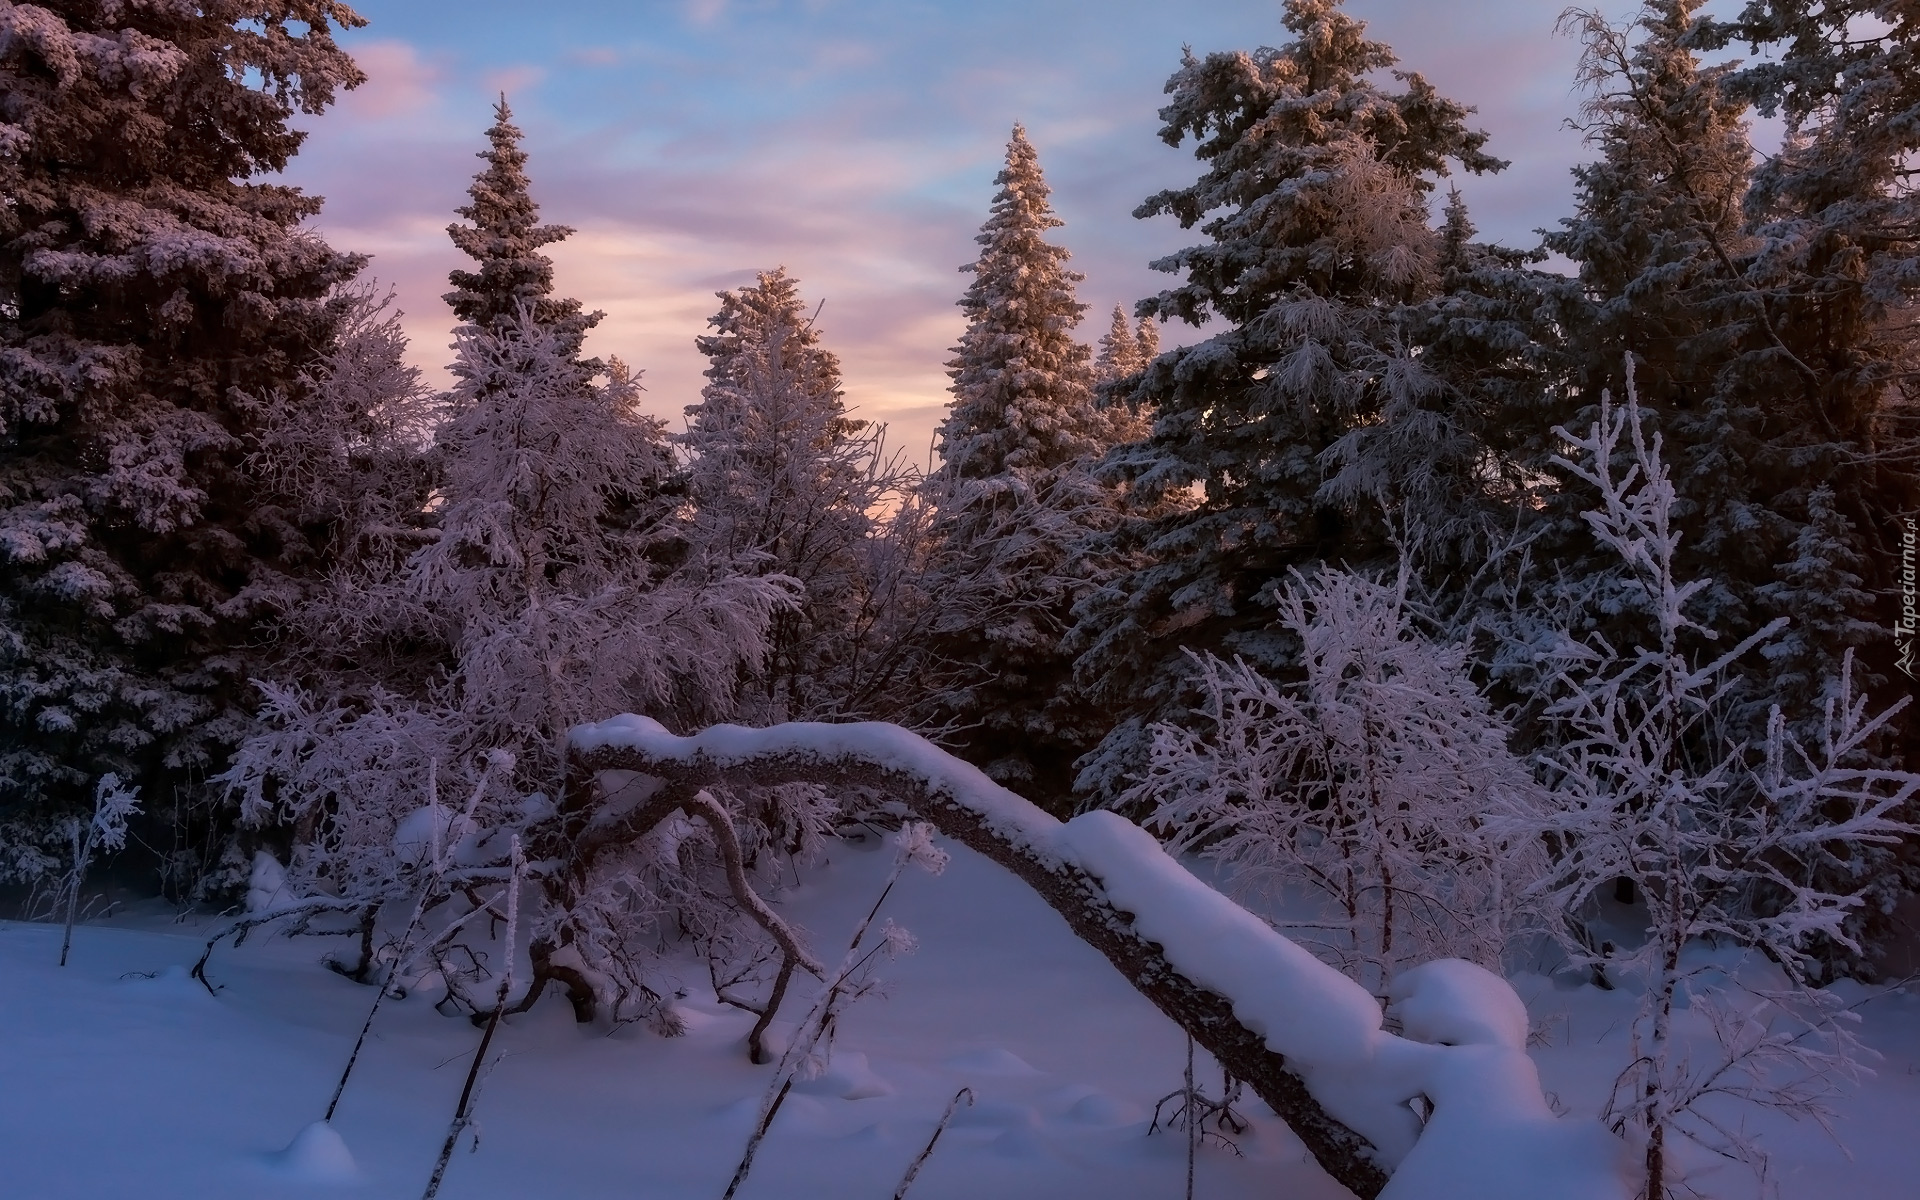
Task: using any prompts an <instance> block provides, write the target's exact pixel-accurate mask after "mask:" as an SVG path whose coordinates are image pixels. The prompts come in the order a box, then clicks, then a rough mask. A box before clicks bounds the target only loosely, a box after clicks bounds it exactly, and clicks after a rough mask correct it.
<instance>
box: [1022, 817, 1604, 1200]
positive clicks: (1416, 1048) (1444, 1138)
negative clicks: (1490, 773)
mask: <svg viewBox="0 0 1920 1200" xmlns="http://www.w3.org/2000/svg"><path fill="white" fill-rule="evenodd" d="M1056 844H1057V845H1058V846H1059V848H1060V850H1061V853H1062V855H1063V856H1064V857H1067V858H1069V859H1071V860H1072V861H1073V862H1074V863H1075V865H1077V866H1079V867H1080V868H1081V869H1082V870H1084V871H1086V872H1087V873H1088V874H1089V875H1091V876H1093V877H1094V878H1095V879H1098V880H1099V881H1100V884H1101V886H1102V888H1103V889H1104V890H1105V891H1106V893H1107V895H1108V896H1109V897H1110V898H1111V899H1112V901H1113V904H1114V907H1116V908H1118V909H1120V910H1122V911H1124V912H1128V913H1131V914H1132V915H1133V923H1134V927H1135V928H1136V929H1138V930H1139V931H1140V933H1141V934H1142V935H1143V936H1145V937H1147V938H1149V939H1150V940H1152V941H1154V942H1156V943H1158V944H1159V945H1160V946H1161V948H1162V950H1163V952H1164V953H1165V954H1166V956H1167V961H1168V962H1170V963H1172V964H1173V966H1174V968H1175V969H1176V970H1178V971H1179V972H1180V973H1181V974H1182V975H1184V976H1186V977H1187V978H1188V979H1190V980H1192V981H1193V982H1195V983H1197V984H1199V985H1200V986H1202V987H1204V988H1207V989H1209V990H1211V991H1215V992H1218V993H1220V994H1221V995H1223V996H1226V997H1227V998H1228V999H1229V1000H1230V1001H1232V1003H1233V1013H1234V1016H1235V1017H1237V1018H1239V1020H1240V1021H1241V1022H1242V1023H1243V1024H1245V1025H1246V1026H1247V1028H1249V1029H1251V1030H1253V1031H1254V1032H1255V1033H1257V1034H1259V1035H1260V1036H1261V1037H1262V1038H1264V1039H1265V1041H1266V1043H1267V1045H1268V1046H1270V1047H1271V1048H1272V1049H1273V1050H1274V1051H1275V1052H1276V1053H1279V1054H1281V1055H1283V1056H1285V1057H1286V1058H1287V1060H1288V1061H1289V1062H1291V1063H1292V1064H1293V1066H1294V1069H1295V1070H1297V1071H1299V1073H1300V1075H1301V1076H1302V1078H1303V1079H1304V1080H1305V1081H1306V1084H1307V1089H1308V1090H1309V1091H1310V1092H1312V1093H1313V1095H1314V1098H1315V1099H1317V1100H1319V1101H1320V1103H1321V1104H1323V1105H1325V1106H1326V1109H1327V1111H1328V1112H1329V1113H1331V1114H1332V1115H1333V1116H1334V1117H1335V1118H1336V1119H1338V1120H1340V1121H1341V1122H1343V1123H1345V1124H1346V1125H1348V1126H1350V1127H1352V1128H1353V1129H1354V1130H1355V1131H1357V1132H1358V1133H1360V1134H1361V1135H1363V1136H1364V1137H1366V1138H1367V1140H1368V1141H1370V1142H1372V1143H1373V1144H1374V1146H1375V1147H1376V1148H1377V1149H1378V1150H1379V1152H1380V1156H1381V1158H1383V1159H1385V1160H1387V1161H1390V1162H1395V1163H1397V1164H1398V1166H1397V1167H1396V1168H1395V1170H1394V1172H1393V1176H1392V1179H1391V1180H1390V1181H1389V1182H1388V1184H1387V1186H1386V1189H1385V1190H1384V1191H1382V1192H1381V1193H1380V1196H1381V1200H1416V1198H1418V1200H1437V1198H1439V1197H1454V1196H1474V1197H1477V1198H1481V1200H1494V1198H1500V1200H1508V1198H1511V1200H1548V1198H1551V1200H1574V1198H1576V1197H1577V1198H1580V1200H1587V1198H1589V1197H1590V1198H1591V1200H1605V1198H1619V1197H1623V1196H1626V1195H1628V1194H1630V1190H1629V1188H1628V1187H1627V1184H1626V1182H1625V1180H1626V1171H1627V1170H1628V1168H1629V1166H1630V1164H1629V1163H1628V1162H1627V1161H1626V1160H1625V1158H1624V1157H1623V1154H1624V1152H1625V1146H1624V1144H1623V1143H1622V1142H1621V1141H1620V1140H1619V1139H1618V1138H1616V1137H1614V1136H1613V1135H1612V1134H1610V1133H1608V1132H1607V1131H1606V1129H1605V1128H1603V1127H1602V1126H1601V1125H1599V1124H1598V1123H1596V1122H1590V1121H1563V1120H1561V1119H1560V1118H1558V1117H1556V1116H1555V1115H1554V1114H1553V1111H1552V1109H1550V1108H1549V1107H1548V1105H1547V1101H1546V1097H1545V1094H1544V1093H1543V1092H1542V1090H1541V1087H1540V1077H1539V1074H1538V1072H1537V1071H1536V1070H1535V1068H1534V1064H1533V1060H1532V1059H1531V1058H1530V1057H1528V1055H1527V1052H1526V1043H1527V1009H1526V1005H1525V1003H1523V1002H1522V1001H1521V999H1520V997H1519V996H1518V995H1517V994H1515V992H1514V990H1513V988H1512V986H1510V985H1509V984H1508V983H1507V981H1506V980H1504V979H1502V978H1500V977H1499V976H1498V975H1495V974H1493V973H1492V972H1491V971H1488V970H1486V969H1485V968H1483V967H1479V966H1475V965H1474V964H1473V963H1470V962H1466V961H1464V960H1462V959H1457V958H1449V959H1440V960H1438V961H1436V962H1430V963H1426V964H1423V965H1421V966H1418V967H1415V968H1413V969H1411V970H1408V971H1403V972H1401V973H1400V975H1399V976H1398V977H1396V978H1395V980H1394V983H1393V986H1392V988H1391V989H1390V992H1389V998H1390V999H1391V1000H1392V1001H1393V1004H1394V1009H1395V1012H1396V1014H1397V1015H1398V1016H1399V1017H1400V1019H1401V1022H1402V1027H1403V1028H1404V1029H1405V1031H1406V1033H1407V1035H1408V1036H1405V1037H1396V1036H1394V1035H1393V1034H1390V1033H1387V1032H1385V1031H1384V1030H1382V1029H1381V1013H1380V1006H1379V1005H1378V1004H1377V1003H1376V1002H1375V1001H1374V998H1373V997H1372V996H1371V995H1369V994H1368V992H1367V991H1366V989H1365V988H1362V987H1361V986H1360V985H1359V984H1357V983H1355V982H1353V981H1352V980H1351V979H1348V978H1347V977H1346V976H1345V975H1342V974H1341V973H1340V972H1338V971H1336V970H1334V969H1333V968H1332V967H1329V966H1327V965H1326V964H1325V963H1323V962H1321V961H1320V960H1319V959H1317V958H1315V957H1314V956H1313V955H1312V954H1310V953H1308V952H1307V951H1306V950H1305V949H1303V948H1302V947H1301V946H1299V945H1298V944H1297V943H1295V942H1293V941H1292V940H1290V939H1288V938H1287V937H1285V936H1283V935H1282V934H1280V933H1278V932H1276V931H1275V930H1274V929H1273V928H1272V927H1271V926H1269V925H1268V924H1267V923H1266V922H1265V921H1262V920H1261V919H1260V918H1259V917H1257V916H1254V915H1253V914H1252V913H1250V912H1248V911H1247V910H1246V909H1244V908H1241V907H1240V906H1239V905H1238V904H1235V903H1234V902H1233V901H1232V900H1230V899H1228V898H1227V897H1226V896H1223V895H1222V894H1220V893H1219V892H1218V891H1216V890H1214V889H1213V888H1212V887H1210V886H1208V885H1207V884H1206V883H1205V882H1203V881H1201V880H1199V879H1197V878H1195V877H1194V876H1193V874H1192V873H1190V872H1189V871H1187V869H1186V868H1184V867H1182V866H1181V865H1180V864H1179V862H1177V861H1176V860H1175V859H1173V858H1172V857H1171V856H1169V855H1168V854H1167V853H1166V852H1165V851H1164V850H1163V849H1162V848H1161V846H1160V844H1159V842H1157V841H1156V840H1155V839H1154V837H1153V835H1152V834H1149V833H1148V832H1147V831H1146V830H1144V829H1141V828H1140V827H1139V826H1137V825H1135V824H1133V823H1132V822H1131V821H1128V820H1127V819H1126V818H1125V817H1122V816H1120V815H1119V814H1118V813H1112V812H1090V813H1084V814H1082V815H1080V816H1078V817H1075V818H1074V819H1073V820H1072V821H1070V822H1068V823H1067V824H1066V825H1065V826H1063V827H1061V829H1060V830H1059V833H1058V835H1057V837H1056ZM1415 1039H1418V1040H1415ZM1421 1097H1424V1098H1425V1099H1426V1100H1427V1101H1428V1103H1429V1104H1431V1105H1432V1110H1431V1112H1430V1114H1429V1115H1428V1118H1427V1121H1426V1123H1425V1125H1424V1126H1422V1124H1421V1123H1420V1121H1419V1119H1418V1118H1417V1117H1416V1116H1415V1115H1414V1111H1413V1108H1412V1107H1411V1102H1412V1101H1413V1100H1415V1099H1416V1098H1421Z"/></svg>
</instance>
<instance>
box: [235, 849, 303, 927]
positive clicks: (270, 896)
mask: <svg viewBox="0 0 1920 1200" xmlns="http://www.w3.org/2000/svg"><path fill="white" fill-rule="evenodd" d="M292 899H294V895H293V892H292V891H291V890H289V889H288V887H287V869H286V868H285V867H283V866H281V865H280V860H279V859H277V858H275V857H274V856H273V855H271V854H269V853H267V852H266V851H265V850H255V851H254V852H253V867H252V869H251V870H250V871H249V872H248V874H247V911H248V912H250V913H263V912H266V911H268V910H269V909H271V908H273V906H274V905H276V904H285V903H286V902H287V901H289V900H292Z"/></svg>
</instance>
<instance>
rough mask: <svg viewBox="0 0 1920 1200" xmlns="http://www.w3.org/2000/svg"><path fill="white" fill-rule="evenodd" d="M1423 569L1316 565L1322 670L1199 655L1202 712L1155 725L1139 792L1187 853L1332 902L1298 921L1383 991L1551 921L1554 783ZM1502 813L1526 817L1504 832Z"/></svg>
mask: <svg viewBox="0 0 1920 1200" xmlns="http://www.w3.org/2000/svg"><path fill="white" fill-rule="evenodd" d="M1407 583H1408V579H1407V573H1406V571H1405V570H1403V571H1402V572H1401V574H1400V577H1399V579H1398V580H1397V582H1396V583H1395V584H1391V585H1389V584H1382V583H1378V582H1376V581H1374V580H1371V579H1368V578H1366V577H1364V576H1361V575H1355V574H1352V573H1349V572H1346V571H1340V570H1326V571H1323V572H1321V573H1320V574H1318V575H1315V576H1313V577H1311V578H1308V577H1305V576H1298V575H1296V576H1295V577H1294V578H1293V579H1292V580H1291V581H1290V582H1289V583H1288V585H1287V587H1286V588H1285V590H1284V591H1282V593H1281V594H1280V596H1279V605H1280V620H1281V623H1282V625H1283V626H1284V627H1285V628H1286V629H1287V630H1288V632H1290V633H1292V634H1293V635H1294V636H1296V637H1298V638H1299V639H1300V642H1301V645H1302V648H1303V649H1302V659H1303V662H1302V665H1303V667H1304V669H1305V679H1304V680H1303V681H1302V682H1301V683H1299V684H1297V685H1283V684H1279V683H1276V682H1274V681H1273V680H1271V679H1269V678H1267V677H1266V676H1264V675H1262V674H1261V673H1260V672H1258V671H1256V670H1254V669H1253V668H1252V667H1251V666H1249V665H1248V664H1247V663H1245V662H1244V661H1235V662H1232V663H1226V662H1222V661H1221V660H1220V659H1218V658H1215V657H1213V656H1212V655H1204V656H1198V655H1197V656H1195V657H1194V659H1193V661H1194V663H1195V665H1196V666H1197V667H1198V668H1199V670H1198V677H1199V683H1200V688H1201V692H1202V695H1203V697H1204V698H1203V700H1202V703H1201V707H1200V710H1199V713H1198V715H1199V717H1200V718H1201V719H1200V722H1199V724H1198V727H1197V728H1184V727H1182V726H1180V725H1174V724H1165V723H1163V724H1156V725H1155V726H1153V729H1152V734H1153V747H1152V752H1151V757H1150V759H1149V761H1148V769H1147V772H1146V775H1145V777H1144V778H1143V779H1142V780H1141V781H1140V782H1139V783H1137V784H1136V785H1134V787H1133V788H1131V789H1130V790H1129V791H1128V792H1126V793H1124V794H1123V795H1122V797H1121V800H1122V803H1123V804H1126V805H1128V806H1132V805H1135V804H1139V805H1140V806H1141V807H1142V808H1143V809H1146V810H1150V811H1151V814H1152V815H1151V817H1150V823H1151V824H1152V825H1153V826H1154V827H1156V828H1158V829H1162V830H1165V831H1167V832H1168V833H1169V834H1170V835H1171V837H1170V840H1169V849H1170V850H1172V851H1174V852H1176V853H1177V852H1180V851H1185V850H1193V849H1199V850H1201V851H1202V852H1204V853H1206V854H1208V855H1209V856H1212V857H1217V858H1220V859H1222V860H1224V861H1226V862H1228V863H1230V864H1232V865H1233V866H1234V868H1235V871H1234V878H1235V880H1236V881H1237V883H1238V884H1240V885H1243V886H1245V887H1247V888H1249V889H1252V890H1254V891H1257V892H1259V893H1261V894H1262V895H1264V896H1265V897H1266V898H1268V899H1271V900H1277V901H1280V902H1281V904H1282V906H1283V907H1282V909H1281V911H1283V912H1284V911H1286V910H1287V907H1288V906H1292V905H1298V904H1299V903H1300V902H1301V900H1302V899H1303V898H1304V899H1305V900H1306V901H1307V902H1308V903H1310V904H1312V905H1314V906H1315V911H1313V912H1307V913H1300V914H1299V915H1298V917H1297V919H1295V918H1294V917H1292V916H1288V917H1283V918H1282V920H1281V924H1280V926H1279V928H1281V929H1282V930H1283V931H1285V932H1287V933H1288V935H1289V936H1291V937H1293V938H1295V939H1296V940H1298V941H1300V942H1301V943H1302V944H1303V945H1306V946H1308V947H1309V948H1311V949H1312V950H1313V951H1314V952H1315V953H1316V954H1318V955H1319V956H1320V957H1321V958H1322V959H1323V960H1325V961H1327V962H1329V963H1331V964H1332V965H1334V966H1337V967H1339V968H1340V969H1341V970H1342V971H1343V972H1344V973H1346V974H1347V975H1348V976H1349V977H1350V978H1352V979H1354V980H1356V981H1358V982H1359V983H1361V984H1363V985H1364V986H1365V987H1367V988H1368V990H1370V991H1372V992H1374V993H1375V994H1376V995H1379V994H1384V993H1385V989H1386V985H1387V983H1388V982H1389V981H1390V980H1391V979H1392V978H1393V977H1394V976H1395V975H1397V974H1398V973H1399V972H1400V971H1401V970H1403V969H1404V968H1407V967H1411V966H1415V965H1417V964H1419V963H1422V962H1426V961H1428V960H1430V959H1434V958H1464V959H1467V960H1469V961H1471V962H1475V963H1478V964H1480V965H1481V966H1483V967H1486V968H1488V969H1490V970H1493V971H1496V972H1498V971H1500V970H1501V967H1502V963H1503V959H1504V958H1505V956H1506V953H1507V951H1508V950H1509V949H1510V948H1512V945H1513V943H1514V941H1515V939H1516V938H1519V937H1523V936H1525V935H1527V934H1529V933H1537V932H1539V931H1540V930H1541V929H1542V928H1543V926H1544V922H1543V920H1542V918H1541V916H1540V914H1539V905H1538V902H1537V900H1535V899H1534V898H1531V897H1529V896H1528V894H1527V890H1528V889H1529V888H1530V887H1532V886H1533V885H1534V884H1535V883H1536V882H1538V880H1539V879H1540V878H1541V876H1542V875H1543V874H1544V873H1545V870H1546V861H1545V856H1544V854H1543V852H1542V849H1541V845H1540V842H1539V840H1538V838H1537V837H1535V836H1534V835H1533V834H1531V833H1527V832H1518V833H1516V832H1512V831H1511V830H1512V829H1514V828H1515V827H1516V826H1517V825H1522V824H1524V823H1525V822H1526V820H1527V819H1529V818H1531V819H1533V820H1535V821H1537V820H1538V819H1539V818H1540V817H1541V816H1542V815H1543V813H1544V808H1543V803H1542V801H1543V798H1542V796H1541V794H1540V788H1539V786H1538V785H1537V784H1536V783H1535V782H1534V780H1533V777H1532V774H1531V772H1530V771H1529V769H1528V768H1527V766H1526V764H1525V763H1524V762H1522V761H1521V760H1520V759H1519V758H1517V757H1516V756H1515V755H1513V754H1512V753H1511V752H1510V751H1509V750H1508V749H1507V737H1508V733H1509V730H1508V729H1507V727H1506V725H1505V723H1504V722H1503V721H1502V720H1501V719H1500V718H1499V716H1498V715H1497V714H1496V713H1495V712H1494V711H1493V708H1492V706H1491V705H1490V704H1489V703H1488V702H1487V700H1486V698H1485V697H1484V696H1483V695H1482V694H1481V693H1480V691H1479V690H1478V689H1477V687H1476V686H1475V684H1474V682H1473V680H1472V678H1471V675H1470V670H1469V668H1470V655H1469V648H1468V647H1467V646H1465V645H1462V644H1453V645H1441V644H1437V643H1434V642H1432V641H1429V640H1428V639H1427V638H1426V637H1424V636H1423V635H1422V634H1421V633H1420V632H1418V631H1417V630H1416V629H1415V628H1414V614H1413V612H1412V611H1411V609H1410V607H1409V600H1408V597H1407V593H1406V589H1407ZM1496 823H1498V824H1504V825H1505V826H1506V828H1507V829H1508V830H1509V832H1505V833H1501V832H1496V828H1495V826H1496Z"/></svg>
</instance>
